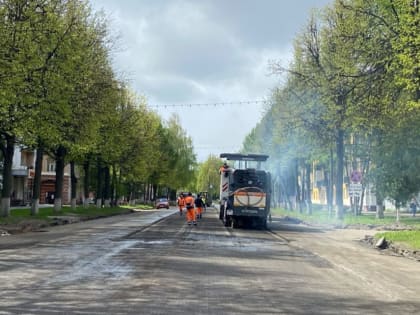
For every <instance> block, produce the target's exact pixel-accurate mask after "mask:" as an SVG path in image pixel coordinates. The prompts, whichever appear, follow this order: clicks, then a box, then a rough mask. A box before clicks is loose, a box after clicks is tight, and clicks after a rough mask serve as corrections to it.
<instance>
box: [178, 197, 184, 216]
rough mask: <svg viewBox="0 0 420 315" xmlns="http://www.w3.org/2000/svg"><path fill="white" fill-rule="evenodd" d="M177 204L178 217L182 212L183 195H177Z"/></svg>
mask: <svg viewBox="0 0 420 315" xmlns="http://www.w3.org/2000/svg"><path fill="white" fill-rule="evenodd" d="M177 203H178V208H179V215H182V210H183V209H184V207H185V198H184V194H183V193H180V194H179V197H178V199H177Z"/></svg>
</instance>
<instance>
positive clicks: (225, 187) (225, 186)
mask: <svg viewBox="0 0 420 315" xmlns="http://www.w3.org/2000/svg"><path fill="white" fill-rule="evenodd" d="M228 186H229V185H228V184H227V183H224V184H223V186H222V191H226V190H227V189H228Z"/></svg>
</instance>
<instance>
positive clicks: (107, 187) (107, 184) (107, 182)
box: [103, 166, 111, 207]
mask: <svg viewBox="0 0 420 315" xmlns="http://www.w3.org/2000/svg"><path fill="white" fill-rule="evenodd" d="M103 170H104V176H105V178H104V206H105V207H110V206H111V174H110V169H109V166H105V167H104V169H103Z"/></svg>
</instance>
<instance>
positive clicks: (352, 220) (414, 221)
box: [271, 208, 420, 229]
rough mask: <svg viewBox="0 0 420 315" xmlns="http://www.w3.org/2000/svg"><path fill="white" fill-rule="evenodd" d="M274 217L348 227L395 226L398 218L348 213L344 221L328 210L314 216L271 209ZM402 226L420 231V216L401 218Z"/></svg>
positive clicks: (315, 213) (389, 214)
mask: <svg viewBox="0 0 420 315" xmlns="http://www.w3.org/2000/svg"><path fill="white" fill-rule="evenodd" d="M271 213H272V214H273V215H282V216H289V217H293V218H298V219H301V220H303V221H305V222H308V223H317V224H346V225H357V224H364V225H388V224H395V223H396V218H395V214H394V213H386V214H385V218H383V219H377V218H376V216H375V213H374V212H369V213H363V214H362V215H359V216H355V215H353V214H352V213H346V214H345V215H344V219H343V220H338V219H337V218H336V217H335V213H332V214H331V216H329V215H328V211H326V210H316V209H315V210H314V211H313V212H312V215H308V214H306V213H299V211H296V210H294V211H289V210H285V209H281V208H275V209H271ZM400 224H404V225H410V226H413V227H414V228H419V229H420V216H419V217H414V218H413V217H411V216H401V217H400Z"/></svg>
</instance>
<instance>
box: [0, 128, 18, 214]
mask: <svg viewBox="0 0 420 315" xmlns="http://www.w3.org/2000/svg"><path fill="white" fill-rule="evenodd" d="M14 153H15V137H14V136H8V135H7V136H6V147H5V148H4V160H3V161H4V162H3V189H2V192H1V210H2V211H1V215H2V216H3V217H8V216H9V215H10V195H11V194H12V180H13V178H12V167H13V155H14Z"/></svg>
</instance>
